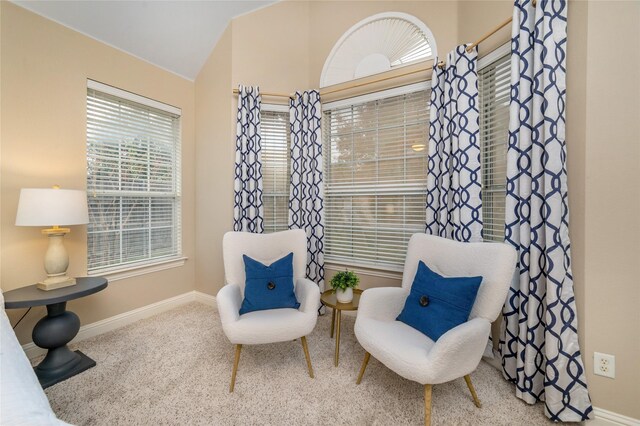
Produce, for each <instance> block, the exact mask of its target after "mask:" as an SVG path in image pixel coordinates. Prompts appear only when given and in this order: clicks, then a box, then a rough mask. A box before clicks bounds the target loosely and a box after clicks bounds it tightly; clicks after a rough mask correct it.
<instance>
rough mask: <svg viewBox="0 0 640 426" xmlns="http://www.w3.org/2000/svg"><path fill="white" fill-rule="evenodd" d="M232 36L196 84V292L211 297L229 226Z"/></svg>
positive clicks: (224, 39)
mask: <svg viewBox="0 0 640 426" xmlns="http://www.w3.org/2000/svg"><path fill="white" fill-rule="evenodd" d="M231 35H232V34H231V27H230V26H229V27H227V29H226V31H225V32H224V34H223V35H222V37H221V38H220V40H219V41H218V44H217V45H216V47H215V49H214V50H213V52H212V54H211V56H210V57H209V59H208V60H207V62H206V63H205V65H204V67H203V68H202V71H201V72H200V74H199V75H198V78H197V79H196V82H195V86H196V153H197V155H196V205H197V209H196V229H197V230H198V231H197V233H196V253H197V256H198V262H196V290H198V291H203V292H206V293H208V294H213V295H215V294H216V293H217V291H218V289H219V288H220V287H222V285H223V283H224V267H223V266H222V236H223V235H224V233H225V232H226V231H228V230H230V229H231V225H232V223H233V205H232V204H231V202H232V197H233V164H234V159H235V143H234V137H233V133H232V131H233V125H234V120H235V115H234V114H233V109H232V102H231V100H232V95H231Z"/></svg>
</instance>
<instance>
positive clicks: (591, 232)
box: [459, 1, 640, 419]
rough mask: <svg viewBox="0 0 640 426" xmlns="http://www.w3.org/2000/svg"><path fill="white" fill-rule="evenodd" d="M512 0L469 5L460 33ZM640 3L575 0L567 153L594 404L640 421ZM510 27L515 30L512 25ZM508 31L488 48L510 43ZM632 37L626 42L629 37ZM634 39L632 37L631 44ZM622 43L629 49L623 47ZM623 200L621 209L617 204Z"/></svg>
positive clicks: (582, 330) (583, 338)
mask: <svg viewBox="0 0 640 426" xmlns="http://www.w3.org/2000/svg"><path fill="white" fill-rule="evenodd" d="M510 15H511V2H510V1H504V2H471V1H468V2H461V3H460V21H459V29H460V36H461V38H463V39H465V40H475V39H476V38H478V37H479V36H481V35H482V34H483V33H485V32H486V31H487V30H488V29H489V28H491V27H492V26H493V25H496V24H498V23H500V22H501V21H502V20H503V19H504V18H506V17H508V16H510ZM639 22H640V2H624V1H620V2H618V1H608V2H597V1H596V2H593V1H592V2H584V1H570V3H569V9H568V24H567V25H568V41H567V43H568V48H567V129H566V130H567V131H566V136H567V152H568V174H569V176H568V183H569V207H570V237H571V243H572V244H571V250H572V271H573V276H574V283H575V295H576V303H577V306H578V320H579V337H580V343H581V349H582V357H583V360H584V362H585V368H586V371H587V382H588V386H589V391H590V395H591V398H592V401H593V404H594V405H595V406H597V407H599V408H604V409H607V410H611V411H614V412H617V413H620V414H624V415H627V416H630V417H633V418H636V419H637V418H640V406H638V404H637V401H640V386H638V383H640V368H639V367H638V366H639V365H640V335H639V334H638V329H639V328H640V313H639V312H640V311H638V309H637V307H638V306H639V305H640V286H639V285H638V276H640V266H639V265H640V262H639V261H640V243H639V241H640V224H639V222H638V220H637V215H638V211H640V178H639V175H638V173H637V171H638V170H639V169H640V148H639V147H640V144H639V141H638V135H639V134H640V120H639V118H640V83H639V82H638V79H637V75H638V73H639V72H640V50H638V49H636V48H633V47H632V48H629V49H626V48H624V54H623V55H622V56H617V57H619V58H620V62H619V65H616V64H614V63H613V62H611V60H613V58H614V57H612V56H610V55H612V54H614V55H615V54H617V52H618V50H616V49H614V48H612V47H613V46H617V45H620V46H622V45H626V44H629V45H631V44H632V43H637V42H638V41H640V30H639V26H638V23H639ZM509 31H510V30H509ZM509 31H505V30H503V31H501V32H500V33H499V34H497V35H496V36H494V37H492V38H491V39H490V40H489V41H487V43H483V44H482V45H480V49H481V52H488V51H490V50H491V49H492V48H495V47H497V46H499V45H500V44H502V43H503V42H506V41H508V39H509V34H510V32H509ZM622 40H624V41H626V42H625V43H621V42H620V41H622ZM632 41H633V42H632ZM621 48H622V47H621ZM614 206H615V207H614ZM594 351H598V352H604V353H609V354H614V355H615V356H616V379H615V380H612V379H608V378H604V377H601V376H596V375H594V374H593V352H594Z"/></svg>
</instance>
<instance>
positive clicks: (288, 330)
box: [227, 308, 318, 345]
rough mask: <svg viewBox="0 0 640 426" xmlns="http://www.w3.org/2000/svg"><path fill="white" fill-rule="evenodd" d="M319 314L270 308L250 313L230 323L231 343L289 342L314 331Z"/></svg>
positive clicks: (228, 325)
mask: <svg viewBox="0 0 640 426" xmlns="http://www.w3.org/2000/svg"><path fill="white" fill-rule="evenodd" d="M317 318H318V316H317V314H316V312H315V311H313V312H312V314H311V315H310V314H308V313H304V312H301V311H299V310H297V309H289V308H287V309H269V310H264V311H254V312H249V313H248V314H244V315H242V316H240V319H239V320H238V321H236V322H234V323H231V324H227V327H228V333H227V334H228V336H229V340H231V342H232V343H234V344H237V343H240V344H247V345H258V344H264V343H276V342H286V341H290V340H293V339H297V338H299V337H301V336H306V335H308V334H309V333H311V332H312V331H313V328H314V327H315V324H316V320H317Z"/></svg>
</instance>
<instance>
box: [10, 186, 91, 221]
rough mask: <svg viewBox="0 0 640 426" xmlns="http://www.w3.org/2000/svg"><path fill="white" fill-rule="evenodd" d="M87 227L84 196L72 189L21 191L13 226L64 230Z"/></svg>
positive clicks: (85, 199)
mask: <svg viewBox="0 0 640 426" xmlns="http://www.w3.org/2000/svg"><path fill="white" fill-rule="evenodd" d="M85 223H89V213H88V209H87V193H86V192H85V191H79V190H74V189H54V188H24V189H22V190H20V201H19V202H18V213H17V214H16V226H65V225H82V224H85Z"/></svg>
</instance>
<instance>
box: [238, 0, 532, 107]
mask: <svg viewBox="0 0 640 426" xmlns="http://www.w3.org/2000/svg"><path fill="white" fill-rule="evenodd" d="M536 3H537V1H536V0H533V1H532V4H533V6H534V7H535V6H536ZM512 20H513V17H510V18H507V19H505V20H504V21H503V22H501V23H500V24H498V25H497V26H496V27H495V28H493V29H492V30H491V31H489V32H487V33H486V34H484V35H483V36H482V37H480V38H479V39H478V40H476V41H475V42H474V43H471V44H470V45H469V46H468V47H467V52H471V51H472V50H473V49H474V48H475V47H476V46H478V45H479V44H480V43H482V42H483V41H485V40H486V39H488V38H489V37H491V36H492V35H494V34H495V33H497V32H498V31H500V30H501V29H502V28H504V27H506V26H507V25H509V23H511V21H512ZM437 66H438V67H440V68H442V67H444V62H443V61H440V62H438V64H437ZM431 69H433V65H431V66H428V67H424V68H418V69H415V70H413V71H407V72H404V73H401V74H395V75H392V76H387V77H381V78H377V79H375V80H371V81H367V82H361V83H354V84H350V85H348V86H344V87H339V88H337V89H324V90H323V89H321V90H320V95H321V96H325V95H330V94H332V93H337V92H342V91H344V90H350V89H355V88H357V87H362V86H368V85H369V84H374V83H380V82H383V81H387V80H391V79H394V78H398V77H405V76H407V75H411V74H416V73H419V72H424V71H429V70H431ZM338 84H342V83H338ZM334 86H337V84H335V85H334ZM328 87H331V86H328ZM233 93H234V94H237V93H238V89H233ZM261 95H264V96H271V97H276V98H289V99H294V96H295V95H291V94H289V95H288V94H284V93H269V92H263V93H261Z"/></svg>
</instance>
